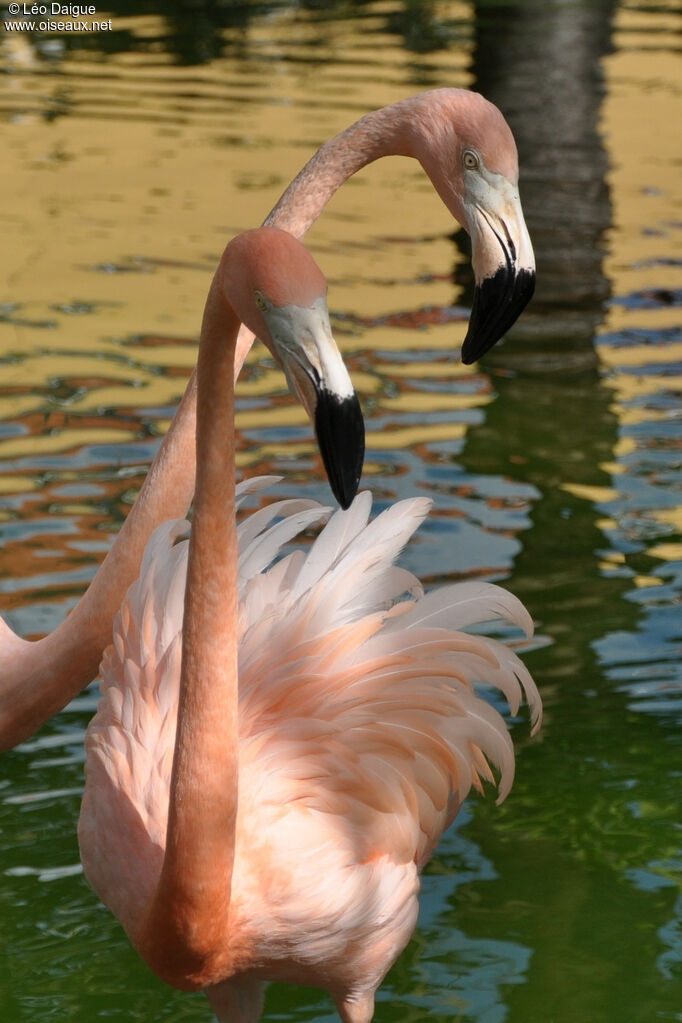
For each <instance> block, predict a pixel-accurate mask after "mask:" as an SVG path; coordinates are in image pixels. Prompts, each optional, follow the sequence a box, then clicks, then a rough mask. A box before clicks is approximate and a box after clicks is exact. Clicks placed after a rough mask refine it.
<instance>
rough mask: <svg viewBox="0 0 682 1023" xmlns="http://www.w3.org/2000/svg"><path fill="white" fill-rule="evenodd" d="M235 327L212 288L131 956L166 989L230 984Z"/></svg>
mask: <svg viewBox="0 0 682 1023" xmlns="http://www.w3.org/2000/svg"><path fill="white" fill-rule="evenodd" d="M238 327H239V321H238V319H237V318H236V316H235V315H234V313H233V312H232V310H231V308H230V307H229V306H228V305H227V303H226V302H225V300H224V298H223V297H222V296H221V293H220V288H219V285H218V278H217V277H216V278H215V279H214V282H213V285H212V287H211V291H210V292H209V298H208V301H207V305H206V311H205V314H204V321H203V325H202V332H201V344H200V349H199V362H198V366H197V381H198V413H197V489H196V495H195V501H194V516H193V522H192V537H191V540H190V553H189V563H188V571H187V586H186V591H185V613H184V623H183V651H182V671H181V680H180V703H179V710H178V726H177V736H176V742H175V752H174V759H173V771H172V777H171V786H170V799H169V815H168V831H167V844H166V851H165V856H164V862H163V867H162V871H161V877H160V880H159V885H158V889H157V892H156V895H155V897H154V900H153V904H152V908H151V912H150V915H149V918H148V920H147V923H146V926H145V932H144V934H143V935H142V937H141V941H140V951H141V953H142V954H143V955H144V957H145V958H146V959H147V961H148V962H149V963H150V965H151V966H152V967H153V968H154V969H155V971H156V972H157V973H159V974H160V975H161V976H162V977H163V978H164V979H166V980H168V981H169V982H170V983H173V984H175V985H176V986H181V987H204V986H206V985H207V984H210V983H212V982H215V979H216V978H220V977H225V976H227V975H229V974H230V972H232V968H231V965H230V964H231V963H232V961H233V960H232V957H233V953H234V950H233V949H231V947H230V934H229V932H228V918H229V903H230V890H231V877H232V865H233V859H234V836H235V826H236V815H237V790H238V754H237V749H238V706H237V704H238V676H237V652H238V642H237V615H238V600H237V564H238V548H237V532H236V523H235V506H234V491H235V471H234V384H233V379H234V351H235V342H236V337H237V331H238Z"/></svg>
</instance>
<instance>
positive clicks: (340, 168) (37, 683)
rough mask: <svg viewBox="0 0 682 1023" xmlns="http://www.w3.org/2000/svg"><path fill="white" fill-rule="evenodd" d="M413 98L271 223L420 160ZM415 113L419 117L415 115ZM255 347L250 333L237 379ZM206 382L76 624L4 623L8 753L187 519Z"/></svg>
mask: <svg viewBox="0 0 682 1023" xmlns="http://www.w3.org/2000/svg"><path fill="white" fill-rule="evenodd" d="M415 102H416V100H414V99H408V100H403V101H401V102H399V103H396V104H394V105H393V106H392V107H386V108H383V109H381V110H376V111H374V112H372V113H370V114H367V115H366V116H365V117H363V118H362V119H361V120H359V121H357V122H356V123H355V124H353V125H351V126H350V128H348V129H347V130H346V131H344V132H341V133H340V134H339V135H336V136H335V137H334V138H332V139H330V140H329V141H328V142H327V143H326V144H325V145H323V146H322V148H321V149H320V150H319V151H318V152H317V153H316V154H315V156H313V158H312V159H311V160H309V161H308V163H307V164H306V165H305V167H304V168H303V170H302V171H301V172H300V174H298V175H297V177H296V178H295V179H294V180H293V181H292V183H291V184H290V185H289V187H288V188H287V190H286V191H285V192H284V194H283V195H282V197H281V199H280V200H279V202H278V203H277V205H276V206H275V207H274V209H273V210H272V212H271V213H270V214H269V216H268V217H267V218H266V220H265V223H266V224H270V225H275V226H277V227H281V228H283V229H285V230H287V231H289V232H290V234H293V235H295V236H296V237H299V238H300V237H302V236H303V235H304V234H305V233H306V231H307V230H308V229H309V228H310V226H311V225H312V224H313V223H314V222H315V220H316V219H317V217H318V216H319V215H320V213H321V212H322V210H323V209H324V207H325V205H326V204H327V203H328V202H329V200H330V198H331V197H332V196H333V195H334V193H335V192H336V191H337V189H338V188H340V186H341V185H342V184H343V183H344V182H345V181H346V180H347V179H348V178H349V177H351V175H353V174H355V172H356V171H358V170H360V169H361V168H362V167H364V166H366V165H367V164H368V163H371V162H372V161H374V160H377V159H379V158H380V157H382V156H389V155H404V156H413V155H414V151H413V141H412V138H411V128H412V123H413V121H412V118H413V115H414V104H415ZM411 115H412V117H411ZM252 343H253V334H251V333H250V331H248V330H247V329H246V328H245V327H242V328H241V330H240V332H239V337H238V340H237V350H236V358H235V373H238V372H239V369H240V368H241V365H242V363H243V361H244V358H245V357H246V354H247V352H248V350H249V348H250V347H251V344H252ZM195 423H196V379H195V375H194V374H193V375H192V378H191V379H190V382H189V384H188V386H187V390H186V391H185V395H184V398H183V400H182V402H181V404H180V406H179V408H178V411H177V412H176V415H175V418H174V419H173V423H172V425H171V428H170V430H169V432H168V434H167V436H166V437H165V439H164V442H163V444H162V446H161V448H160V450H159V452H158V453H157V455H156V458H155V459H154V461H153V462H152V465H151V468H150V470H149V473H148V475H147V478H146V480H145V482H144V484H143V486H142V489H141V491H140V495H139V497H138V499H137V501H136V503H135V505H134V506H133V508H132V509H131V511H130V513H129V515H128V517H127V519H126V521H125V523H124V525H123V527H122V529H121V532H120V533H119V535H118V537H117V538H116V540H115V542H114V544H113V546H112V549H111V551H110V552H109V554H108V555H107V557H106V558H105V560H104V562H103V563H102V565H101V566H100V568H99V570H98V572H97V574H96V576H95V578H94V579H93V581H92V583H91V584H90V587H89V588H88V590H87V592H86V593H85V595H84V596H83V598H82V599H81V601H80V603H79V604H78V605H77V607H76V608H74V610H73V611H72V612H71V614H70V615H69V616H68V618H67V619H66V621H65V622H64V623H63V624H62V625H61V626H60V627H59V628H58V629H56V630H55V631H54V632H53V633H52V634H51V635H49V636H46V637H45V639H42V640H39V641H38V642H25V641H23V640H21V639H19V638H18V637H17V636H15V635H14V634H13V633H12V632H11V630H10V629H9V628H7V627H6V626H5V625H4V623H2V621H1V620H0V750H2V749H9V748H10V747H12V746H14V745H16V744H17V743H18V742H21V741H22V739H25V738H26V737H27V736H29V735H31V734H32V733H33V732H34V731H36V729H37V728H39V727H40V725H41V724H42V723H43V722H44V721H46V720H47V719H48V718H49V717H51V716H52V715H53V714H55V713H56V712H57V711H58V710H60V709H61V708H62V707H64V706H65V705H66V704H67V703H68V702H69V700H71V699H72V697H74V696H75V695H76V694H77V693H78V692H80V690H81V689H82V688H83V687H84V686H85V685H87V684H88V682H90V681H91V680H92V679H93V678H94V677H95V675H96V674H97V671H98V669H99V663H100V659H101V656H102V651H103V650H104V648H105V647H106V646H107V645H108V644H109V643H110V642H111V630H112V623H113V620H114V617H115V615H116V612H117V611H118V608H119V607H120V605H121V602H122V600H123V597H124V596H125V592H126V590H127V588H128V586H130V584H131V583H132V582H133V580H134V579H135V577H136V575H137V573H138V572H139V568H140V562H141V559H142V553H143V551H144V547H145V545H146V543H147V540H148V539H149V537H150V535H151V533H152V531H153V530H154V529H155V528H156V526H157V525H159V523H160V522H163V521H164V520H165V519H169V518H175V517H179V516H183V515H185V514H186V512H187V508H188V507H189V505H190V502H191V500H192V494H193V493H194V486H195V476H194V474H195V462H194V457H195V453H194V432H195Z"/></svg>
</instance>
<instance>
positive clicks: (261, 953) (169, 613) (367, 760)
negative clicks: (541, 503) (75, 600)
mask: <svg viewBox="0 0 682 1023" xmlns="http://www.w3.org/2000/svg"><path fill="white" fill-rule="evenodd" d="M269 482H270V480H268V479H264V478H261V479H256V480H250V481H248V482H246V483H242V484H240V485H239V487H238V488H237V491H238V500H240V499H241V498H242V497H243V495H245V494H246V493H249V492H252V491H254V490H259V489H261V488H262V487H263V486H264V485H265V484H267V483H269ZM370 505H371V499H370V496H369V494H368V493H363V494H361V495H359V496H358V497H357V498H356V500H355V502H354V504H353V506H352V507H351V509H350V510H349V511H348V512H340V511H339V512H336V513H335V514H334V515H333V516H332V517H331V519H330V520H329V521H328V523H327V524H326V526H325V527H324V529H323V530H322V532H321V533H320V535H319V536H318V538H317V539H316V541H315V542H314V544H313V545H312V547H311V548H310V549H309V550H308V551H307V553H304V552H303V551H302V550H296V551H294V552H293V553H290V554H287V555H286V556H284V557H282V558H281V559H280V560H275V559H276V558H277V556H278V555H279V554H280V551H281V547H282V545H283V544H286V543H288V541H290V540H291V539H292V538H293V537H294V536H295V534H296V533H298V532H300V531H301V530H302V529H305V528H307V527H309V526H311V525H313V524H314V523H319V522H320V521H322V520H324V519H326V518H327V515H328V512H329V509H326V508H323V507H321V506H319V505H316V504H314V503H313V502H309V501H296V500H291V501H282V502H276V503H275V504H271V505H269V506H266V507H265V508H263V509H261V510H259V511H257V512H255V513H253V514H252V515H250V516H249V517H247V518H245V519H244V520H243V521H242V522H241V525H240V526H239V547H240V553H239V627H238V634H239V809H238V815H237V826H236V841H235V858H234V869H233V879H232V893H233V894H232V902H231V906H230V913H231V914H232V923H233V926H234V927H236V928H237V929H238V930H239V932H240V935H241V938H240V940H241V941H242V942H245V943H248V944H249V946H250V947H251V948H252V950H253V961H254V963H255V964H256V965H255V968H254V970H253V971H252V977H253V979H252V980H250V979H249V975H248V974H247V976H246V978H241V979H237V980H228V981H225V982H224V984H223V985H220V986H219V987H218V988H215V989H212V990H211V989H209V991H207V993H208V994H209V997H210V998H211V1000H212V1002H213V1004H214V1007H215V1008H216V1011H217V1012H219V1014H220V1015H219V1018H220V1019H225V1020H227V1019H228V1018H229V1019H230V1020H232V1021H234V1020H244V1021H250V1020H256V1019H258V1018H259V1011H260V1010H259V1008H258V1001H259V998H258V987H259V984H260V974H259V969H258V964H259V963H267V976H268V978H277V979H282V980H289V981H293V982H300V983H308V984H314V985H322V986H325V987H327V988H328V989H329V990H330V991H331V992H332V994H333V996H334V997H335V998H336V999H337V1003H338V1004H339V1007H340V1010H341V1011H342V1013H346V1015H344V1016H343V1018H344V1019H348V1020H354V1019H356V1018H357V1019H358V1020H365V1019H371V1008H370V1009H369V1010H368V1011H369V1012H370V1015H366V1014H365V1015H357V1017H356V1016H353V1015H351V1013H352V1012H353V1011H354V1008H355V1009H357V1010H358V1012H361V1011H365V1010H366V1009H367V1004H368V1003H367V997H368V996H367V992H372V993H373V991H374V990H375V988H376V987H377V986H378V984H379V983H380V982H381V980H382V978H383V976H384V975H385V973H386V971H387V970H388V968H389V967H390V966H391V965H392V963H393V962H394V961H395V959H396V957H397V956H398V955H399V953H400V952H401V951H402V949H403V948H404V946H405V944H406V943H407V941H408V940H409V937H410V935H411V933H412V930H413V928H414V925H415V922H416V918H417V895H418V890H419V881H418V870H419V868H420V867H421V866H423V864H424V863H425V862H426V861H427V860H428V858H429V856H430V855H431V853H432V852H433V849H434V847H435V845H436V843H437V841H438V838H439V837H440V835H441V834H442V832H443V831H444V830H445V828H447V827H448V825H449V824H450V823H451V822H452V820H453V819H454V817H455V815H456V813H457V811H458V809H459V807H460V806H461V804H462V801H463V800H464V799H465V797H466V796H467V794H468V792H469V790H470V788H471V786H472V785H473V786H474V787H475V788H478V789H480V788H481V787H482V781H492V778H493V776H492V773H491V770H490V767H489V766H488V761H490V762H491V763H492V764H494V765H496V766H497V767H498V768H499V771H500V794H501V798H503V797H504V795H506V793H507V792H508V790H509V788H510V785H511V781H512V777H513V772H514V755H513V749H512V745H511V741H510V739H509V735H508V732H507V728H506V726H505V723H504V720H503V719H502V718H501V717H500V715H499V714H498V712H497V711H496V710H495V709H493V708H492V707H491V706H490V705H489V704H488V703H487V702H486V701H485V700H484V699H482V698H481V697H480V696H479V695H477V694H476V692H475V691H474V688H473V685H472V683H473V682H475V681H476V682H488V683H492V684H494V685H496V686H497V687H498V688H500V689H501V690H502V691H503V693H504V694H505V696H506V697H507V699H508V701H509V703H510V705H511V709H512V711H513V712H516V710H517V709H518V706H519V702H520V699H521V697H522V693H523V692H524V691H525V695H526V697H527V699H528V701H529V704H530V707H531V712H532V716H533V721H534V724H535V727H537V726H538V725H539V720H540V713H541V705H540V699H539V696H538V693H537V690H536V688H535V685H534V683H533V681H532V679H531V678H530V676H529V674H528V672H527V670H526V669H525V667H524V666H523V664H522V663H521V662H520V661H519V659H518V658H517V657H516V655H515V654H514V653H513V652H512V651H510V650H509V649H508V648H507V647H506V646H504V645H502V644H500V643H498V642H496V641H494V640H492V639H490V638H485V637H482V636H470V635H466V634H465V633H463V632H461V631H460V630H461V629H463V628H466V627H467V626H468V625H471V624H473V623H474V622H479V621H483V620H489V619H492V618H507V619H509V620H511V621H513V622H515V623H516V624H517V625H519V626H520V627H521V628H522V629H523V630H524V631H525V632H526V633H530V632H531V631H532V623H531V621H530V618H529V616H528V614H527V612H526V611H525V609H524V608H523V606H522V605H521V604H520V603H519V602H518V601H517V600H516V599H515V598H514V597H513V596H511V594H509V593H507V592H506V591H504V590H502V589H500V588H499V587H497V586H493V585H489V584H484V583H464V584H458V585H454V586H448V587H444V588H442V589H439V590H436V591H434V592H433V593H430V594H428V595H426V596H424V595H423V591H422V587H421V585H420V583H419V582H418V580H417V579H416V578H415V577H414V576H412V575H411V574H410V573H408V572H407V571H405V570H404V569H401V568H399V567H396V565H395V559H396V557H397V556H398V554H399V553H400V551H401V549H402V548H403V546H404V545H405V543H406V542H407V540H408V539H409V537H410V535H411V534H412V533H413V532H414V530H415V529H416V528H417V527H418V526H419V524H420V523H421V521H422V520H423V519H424V517H425V516H426V514H427V511H428V505H429V502H428V501H427V500H425V499H421V498H417V499H413V500H408V501H402V502H400V503H398V504H396V505H394V506H393V507H391V508H390V509H388V510H387V511H385V512H383V513H382V514H381V515H380V516H378V518H376V519H375V520H374V521H373V522H369V521H368V519H369V512H370ZM275 519H276V520H277V521H273V520H275ZM188 530H189V523H187V522H186V521H184V520H175V521H173V522H169V523H166V524H164V525H163V526H161V527H159V528H158V529H157V531H156V532H155V534H154V536H153V537H152V540H151V541H150V544H149V546H148V548H147V551H146V553H145V557H144V562H143V566H142V571H141V575H140V578H139V580H138V581H137V582H136V583H135V584H134V585H133V586H132V587H131V588H130V590H129V592H128V595H127V597H126V599H125V602H124V604H123V606H122V608H121V611H120V613H119V615H118V618H117V620H116V625H115V630H114V645H113V647H111V648H110V649H109V650H108V651H107V654H106V657H105V660H104V664H103V668H102V675H103V683H102V690H103V698H102V702H101V704H100V708H99V710H98V713H97V715H96V717H95V719H94V721H93V723H92V725H91V727H90V729H89V732H88V739H87V748H88V774H87V787H86V794H85V800H84V807H83V816H82V821H81V843H82V848H83V856H84V863H85V866H86V871H87V875H88V878H89V879H90V881H91V883H92V884H93V886H94V887H95V889H96V891H97V892H98V893H99V894H100V896H101V897H102V898H103V900H104V901H105V902H107V903H108V905H109V906H110V907H111V909H112V910H113V911H114V912H115V913H116V915H117V916H118V917H119V918H120V919H121V921H122V923H123V924H124V926H125V927H126V929H127V931H128V933H129V934H130V936H131V938H132V939H133V940H134V941H135V940H136V937H137V932H138V929H139V920H140V916H141V914H142V913H143V911H144V907H145V906H146V905H147V904H148V903H149V901H150V900H151V898H152V895H153V891H154V889H155V886H156V885H157V883H158V878H159V871H160V868H161V862H162V858H163V849H164V845H165V840H166V827H167V816H168V800H169V784H170V773H171V765H172V752H173V743H174V737H175V727H176V715H177V705H178V696H179V687H180V649H181V642H182V617H183V599H184V590H185V579H186V571H187V556H188V547H189V544H188V542H187V539H184V537H186V536H187V533H188ZM112 821H115V822H116V823H115V825H113V826H112V823H111V822H112ZM245 984H246V988H244V985H245ZM244 990H247V991H248V992H250V995H249V997H248V998H247V997H246V996H245V994H244ZM353 992H356V993H357V994H356V997H357V999H358V1000H357V1001H356V1002H353V997H352V996H353ZM363 999H364V1001H363ZM244 1000H246V1003H247V1005H248V1006H249V1007H250V1009H249V1010H248V1011H246V1012H245V1013H244V1014H243V1015H239V1014H237V1011H238V1010H237V1009H236V1006H237V1004H241V1003H242V1002H243V1001H244ZM252 1002H253V1004H252ZM346 1003H347V1004H346ZM344 1005H345V1008H344ZM349 1006H350V1008H349ZM363 1006H364V1007H365V1008H364V1009H363V1008H362V1007H363ZM249 1012H251V1014H249ZM223 1013H224V1014H223Z"/></svg>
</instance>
